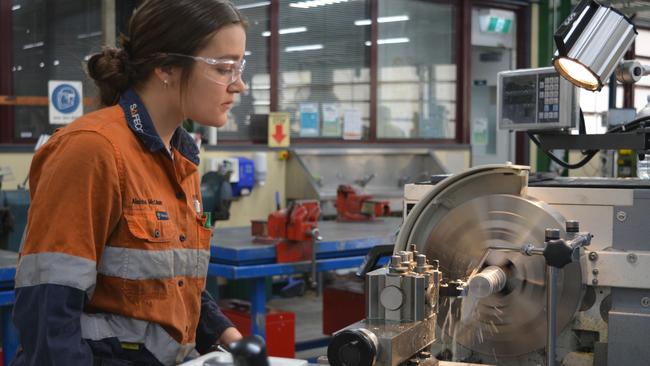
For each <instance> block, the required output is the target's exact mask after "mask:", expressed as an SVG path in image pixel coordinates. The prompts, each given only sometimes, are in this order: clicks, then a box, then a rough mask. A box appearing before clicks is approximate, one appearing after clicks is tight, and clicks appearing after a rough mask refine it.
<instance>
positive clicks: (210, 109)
mask: <svg viewBox="0 0 650 366" xmlns="http://www.w3.org/2000/svg"><path fill="white" fill-rule="evenodd" d="M245 49H246V33H245V31H244V28H243V27H242V26H241V25H239V24H233V25H229V26H226V27H224V28H222V29H220V30H219V31H217V32H216V33H215V34H214V35H213V36H212V38H211V39H210V41H209V42H208V45H207V46H206V47H205V48H204V49H202V50H201V51H199V53H197V54H196V55H195V56H198V57H203V58H206V59H212V60H217V61H218V62H217V63H216V64H210V63H207V62H204V61H201V60H197V61H195V62H194V67H193V69H192V72H191V74H190V77H189V82H188V84H187V93H185V96H184V100H183V102H184V103H183V105H184V108H183V109H184V115H185V116H186V117H187V118H190V119H192V120H194V121H197V122H199V123H200V124H202V125H205V126H214V127H221V126H223V125H225V124H226V122H227V121H228V111H229V110H230V107H232V104H233V102H234V101H235V94H237V93H241V92H242V91H244V89H246V85H245V84H244V82H243V81H242V79H241V78H240V77H238V75H239V71H240V70H239V68H240V66H241V63H242V62H243V60H244V51H245ZM212 63H214V62H212Z"/></svg>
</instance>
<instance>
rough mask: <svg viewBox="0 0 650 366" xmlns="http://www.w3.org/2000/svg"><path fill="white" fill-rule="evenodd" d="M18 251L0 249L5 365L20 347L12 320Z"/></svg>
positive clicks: (0, 314)
mask: <svg viewBox="0 0 650 366" xmlns="http://www.w3.org/2000/svg"><path fill="white" fill-rule="evenodd" d="M17 263H18V253H15V252H10V251H7V250H0V321H2V328H1V330H2V350H3V352H4V357H3V358H4V359H3V361H4V365H9V361H10V360H11V359H13V357H14V355H15V354H16V350H17V348H18V343H19V339H18V331H17V330H16V328H15V327H14V323H13V322H12V321H11V310H12V309H13V304H14V301H15V295H14V277H16V264H17Z"/></svg>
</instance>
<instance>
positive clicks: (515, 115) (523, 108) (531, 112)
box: [501, 75, 538, 124]
mask: <svg viewBox="0 0 650 366" xmlns="http://www.w3.org/2000/svg"><path fill="white" fill-rule="evenodd" d="M537 97H538V96H537V75H517V76H509V77H505V78H504V79H503V109H502V113H501V118H502V119H503V120H504V121H505V120H507V123H508V124H523V123H535V117H536V113H537Z"/></svg>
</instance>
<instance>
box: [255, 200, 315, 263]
mask: <svg viewBox="0 0 650 366" xmlns="http://www.w3.org/2000/svg"><path fill="white" fill-rule="evenodd" d="M319 216H320V204H319V203H318V201H314V200H304V201H295V202H293V203H291V204H290V205H289V206H288V207H287V208H285V209H282V210H278V211H275V212H272V213H271V214H269V217H268V220H267V221H262V220H253V221H252V222H251V224H252V225H251V232H252V234H253V236H254V237H255V240H254V242H256V243H262V244H275V246H276V256H277V261H278V263H287V262H301V261H310V260H311V261H313V260H314V256H313V254H314V253H313V250H314V243H315V242H316V241H320V240H321V239H322V238H321V236H320V232H319V231H318V217H319Z"/></svg>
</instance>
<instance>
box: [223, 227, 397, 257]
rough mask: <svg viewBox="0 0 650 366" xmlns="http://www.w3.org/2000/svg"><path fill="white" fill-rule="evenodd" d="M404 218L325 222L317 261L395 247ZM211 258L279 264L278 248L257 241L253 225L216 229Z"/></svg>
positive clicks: (320, 228)
mask: <svg viewBox="0 0 650 366" xmlns="http://www.w3.org/2000/svg"><path fill="white" fill-rule="evenodd" d="M401 223H402V219H401V218H397V217H383V218H381V219H377V220H376V221H371V222H336V221H321V222H319V224H318V228H319V230H320V234H321V236H322V237H323V241H321V242H320V243H318V245H317V258H318V259H327V258H337V257H340V256H345V257H350V256H363V255H365V254H366V253H367V252H368V250H370V248H372V247H374V246H376V245H381V244H392V243H393V242H394V237H395V233H396V232H397V230H398V229H399V226H400V225H401ZM210 256H211V260H212V262H215V263H223V264H231V265H252V264H265V263H275V261H276V260H275V259H276V253H275V246H274V245H272V244H256V243H254V242H253V236H252V235H251V229H250V226H247V227H238V228H227V229H219V228H217V229H215V230H214V235H213V237H212V242H211V248H210Z"/></svg>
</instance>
